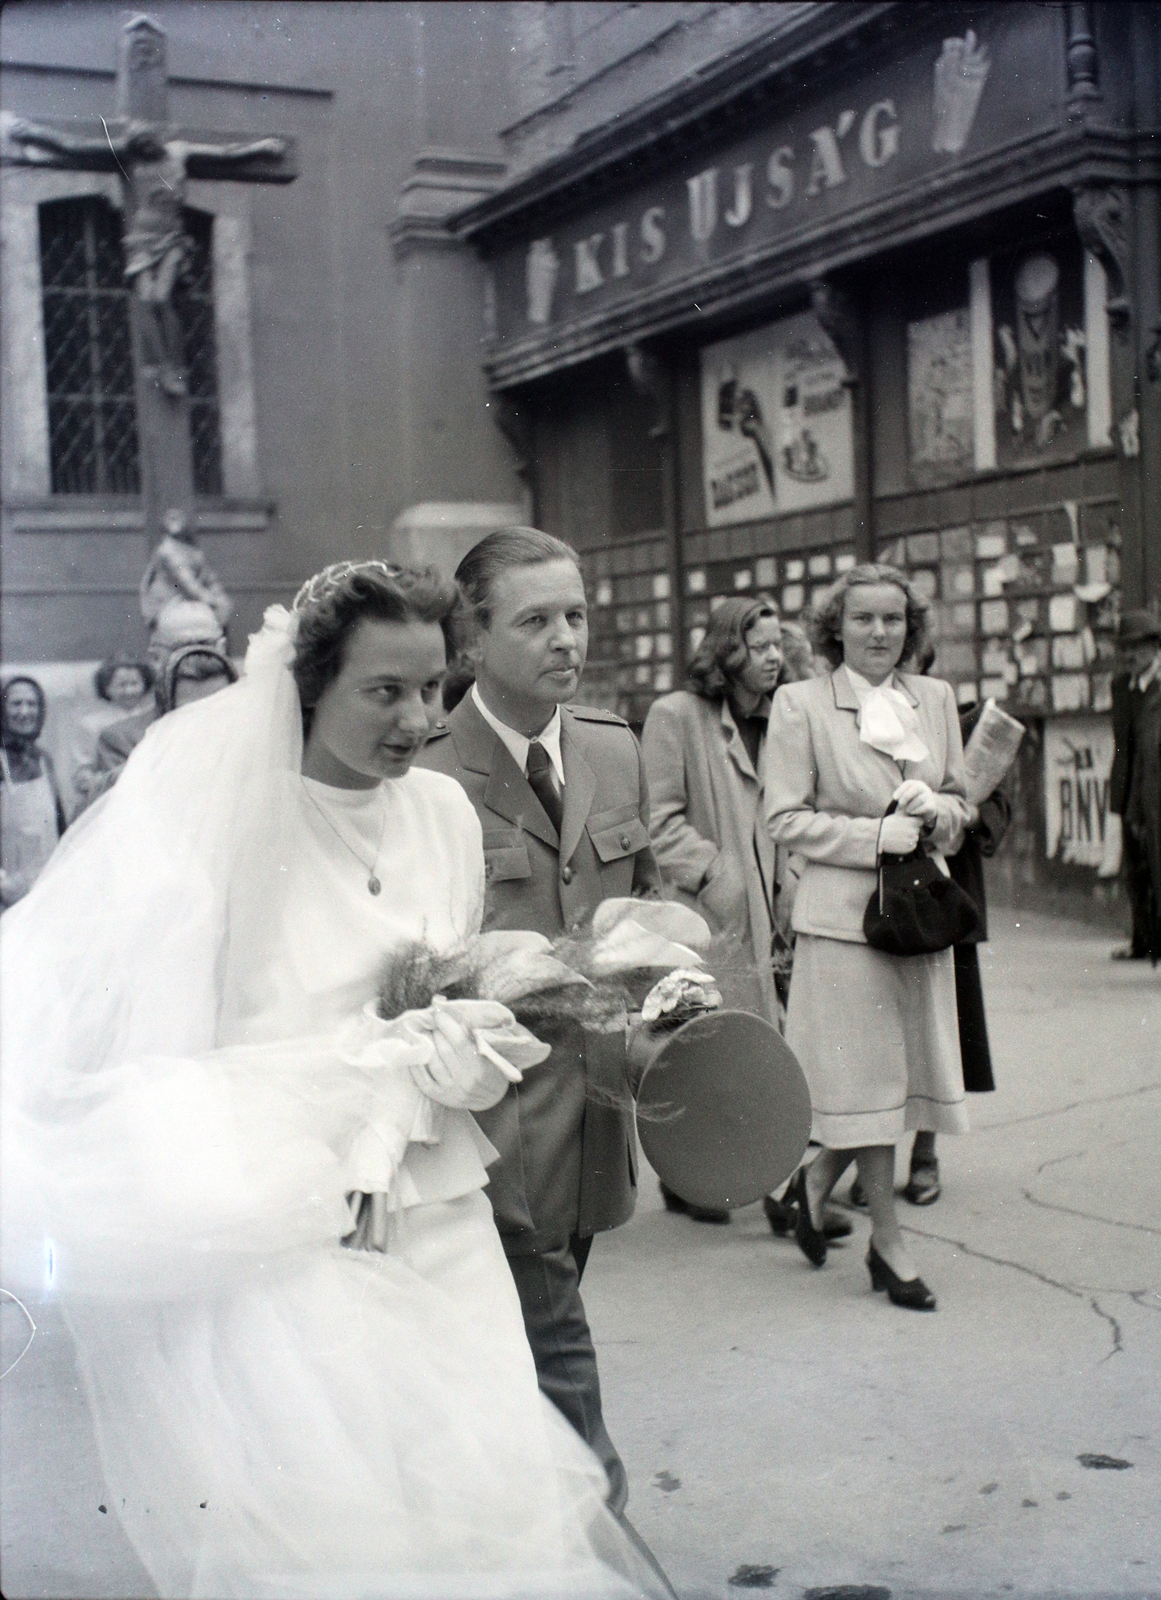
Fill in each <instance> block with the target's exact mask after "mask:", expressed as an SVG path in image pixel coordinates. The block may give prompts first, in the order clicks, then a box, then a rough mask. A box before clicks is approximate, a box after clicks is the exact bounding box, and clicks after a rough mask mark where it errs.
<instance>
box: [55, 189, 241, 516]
mask: <svg viewBox="0 0 1161 1600" xmlns="http://www.w3.org/2000/svg"><path fill="white" fill-rule="evenodd" d="M39 216H40V271H41V287H42V294H43V303H44V336H45V338H44V343H45V351H44V354H45V373H46V380H47V390H48V426H49V460H50V472H51V481H52V492H53V494H139V493H140V492H141V473H140V464H139V452H138V435H137V402H136V392H135V387H134V366H133V341H132V336H131V332H130V320H129V302H130V294H131V291H130V290H129V289H128V287H127V286H126V284H125V279H124V275H123V274H124V256H123V252H122V246H121V215H120V213H119V212H118V211H116V210H115V209H114V208H113V207H112V206H111V205H110V204H109V203H108V201H106V200H105V199H103V198H101V197H99V196H91V197H87V198H85V199H76V200H54V201H47V202H45V203H44V204H43V205H41V206H40V207H39ZM185 225H186V231H187V234H188V236H189V238H190V241H191V245H192V249H191V253H190V264H189V268H188V271H187V273H186V275H185V277H184V278H183V279H181V280H179V282H178V284H177V285H176V287H175V289H174V297H173V303H174V309H175V310H176V311H177V314H178V317H179V319H180V321H181V326H182V332H183V336H184V353H185V362H186V367H187V371H188V379H189V395H190V444H191V448H192V455H193V480H194V492H195V493H196V494H199V495H208V496H212V495H220V494H221V493H222V447H221V429H220V424H219V414H218V381H217V356H216V348H215V340H214V300H213V287H214V286H213V251H212V227H213V218H212V217H210V216H208V215H206V214H205V213H203V212H200V211H190V210H187V211H186V213H185Z"/></svg>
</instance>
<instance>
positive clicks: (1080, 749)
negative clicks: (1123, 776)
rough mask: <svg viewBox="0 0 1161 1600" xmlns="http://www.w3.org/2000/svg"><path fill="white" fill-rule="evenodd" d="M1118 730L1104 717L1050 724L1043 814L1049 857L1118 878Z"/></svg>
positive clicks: (1119, 854)
mask: <svg viewBox="0 0 1161 1600" xmlns="http://www.w3.org/2000/svg"><path fill="white" fill-rule="evenodd" d="M1112 765H1113V730H1112V725H1111V723H1109V722H1108V721H1107V720H1106V719H1105V718H1104V717H1075V718H1070V719H1069V720H1068V721H1067V722H1052V721H1050V722H1048V723H1047V724H1046V725H1045V729H1044V810H1045V816H1046V818H1047V824H1048V829H1047V831H1048V842H1047V854H1048V858H1049V860H1052V859H1053V858H1054V857H1055V858H1057V859H1059V860H1060V861H1067V862H1072V863H1074V864H1075V865H1076V866H1080V867H1096V868H1097V876H1098V877H1101V878H1114V877H1116V874H1117V870H1118V868H1119V867H1120V864H1121V819H1120V817H1117V816H1114V815H1113V814H1112V812H1110V810H1109V774H1110V772H1111V771H1112Z"/></svg>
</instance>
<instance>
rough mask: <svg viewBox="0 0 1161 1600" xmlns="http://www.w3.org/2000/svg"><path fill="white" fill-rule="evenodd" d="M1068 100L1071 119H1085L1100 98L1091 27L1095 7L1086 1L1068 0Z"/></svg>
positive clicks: (1094, 39)
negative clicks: (1073, 117)
mask: <svg viewBox="0 0 1161 1600" xmlns="http://www.w3.org/2000/svg"><path fill="white" fill-rule="evenodd" d="M1065 59H1066V63H1067V68H1068V101H1069V114H1070V115H1071V116H1083V115H1084V114H1085V110H1086V109H1087V107H1088V106H1089V105H1091V104H1092V102H1093V101H1094V100H1099V99H1100V98H1101V91H1100V81H1099V68H1100V63H1099V61H1098V59H1097V47H1096V38H1095V36H1094V34H1093V27H1092V6H1091V5H1090V4H1088V3H1087V0H1079V3H1078V0H1069V5H1068V48H1067V51H1066V55H1065Z"/></svg>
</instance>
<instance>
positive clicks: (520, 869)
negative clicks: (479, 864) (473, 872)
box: [484, 839, 532, 883]
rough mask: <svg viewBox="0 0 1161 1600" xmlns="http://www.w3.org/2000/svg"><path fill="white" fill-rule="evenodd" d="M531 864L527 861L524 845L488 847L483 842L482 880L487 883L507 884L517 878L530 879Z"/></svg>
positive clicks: (526, 849)
mask: <svg viewBox="0 0 1161 1600" xmlns="http://www.w3.org/2000/svg"><path fill="white" fill-rule="evenodd" d="M531 876H532V863H531V861H529V859H528V846H527V845H526V844H503V845H496V846H494V847H493V846H490V845H489V843H488V841H487V840H486V839H485V840H484V880H485V882H487V883H508V882H511V881H513V880H514V879H517V878H530V877H531Z"/></svg>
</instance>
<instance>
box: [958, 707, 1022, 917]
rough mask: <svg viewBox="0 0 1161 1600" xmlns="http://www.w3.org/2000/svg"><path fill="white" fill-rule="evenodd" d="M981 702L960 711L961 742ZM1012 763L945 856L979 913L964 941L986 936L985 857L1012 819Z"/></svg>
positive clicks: (975, 719)
mask: <svg viewBox="0 0 1161 1600" xmlns="http://www.w3.org/2000/svg"><path fill="white" fill-rule="evenodd" d="M982 710H983V707H982V706H978V705H974V706H969V707H968V708H967V709H966V710H965V711H961V712H960V718H959V727H960V733H961V735H962V737H963V742H964V745H965V746H966V745H967V742H968V740H969V739H970V738H971V735H972V730H973V729H974V728H975V725H976V723H977V722H978V721H979V720H980V714H981V712H982ZM1014 774H1015V767H1014V766H1013V767H1012V768H1010V769H1009V771H1008V774H1007V776H1006V777H1005V779H1004V781H1003V783H1002V784H1001V785H1000V787H999V788H998V789H994V790H993V791H992V793H991V794H990V795H989V796H988V798H987V799H986V800H985V801H984V802H983V803H982V804H981V806H980V815H979V821H978V822H975V823H973V824H972V826H971V827H970V828H968V829H966V830H965V832H964V840H963V844H962V845H961V846H960V848H959V849H958V850H957V851H956V853H955V854H954V855H952V856H948V858H947V867H948V871H949V872H950V873H951V875H952V877H953V878H954V879H955V881H956V883H958V884H959V886H960V888H961V889H962V890H963V891H964V893H965V894H967V895H970V897H971V899H972V900H973V901H974V902H975V906H976V909H977V910H978V911H979V914H980V925H979V928H978V929H977V930H976V932H975V933H973V934H972V935H971V937H970V938H969V939H965V940H964V943H965V944H984V943H986V942H987V937H988V901H987V894H986V892H985V889H984V858H985V857H987V856H994V855H995V853H996V851H997V850H998V849H999V848H1000V845H1001V844H1002V843H1003V839H1004V835H1005V834H1006V833H1007V831H1008V824H1009V823H1010V822H1011V820H1012V787H1013V785H1014V782H1015V776H1014Z"/></svg>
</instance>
